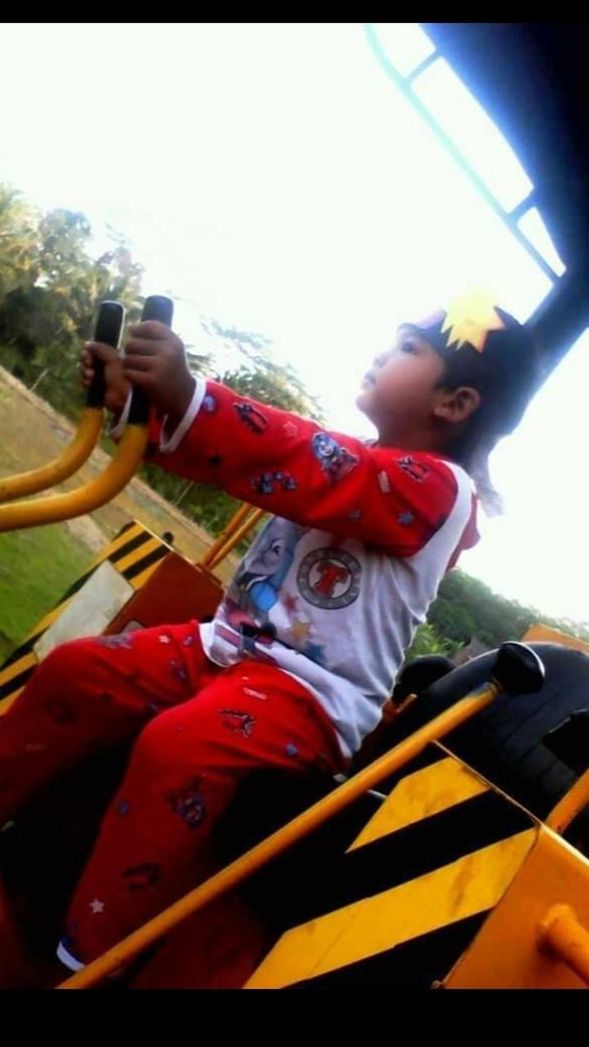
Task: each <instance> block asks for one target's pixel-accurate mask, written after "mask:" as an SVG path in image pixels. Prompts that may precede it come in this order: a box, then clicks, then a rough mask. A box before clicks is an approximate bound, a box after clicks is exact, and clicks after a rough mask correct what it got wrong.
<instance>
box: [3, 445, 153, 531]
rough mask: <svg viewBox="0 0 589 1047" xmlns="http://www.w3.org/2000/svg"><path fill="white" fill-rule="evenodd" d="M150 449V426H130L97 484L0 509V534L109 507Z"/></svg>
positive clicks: (98, 478) (4, 506)
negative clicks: (147, 449)
mask: <svg viewBox="0 0 589 1047" xmlns="http://www.w3.org/2000/svg"><path fill="white" fill-rule="evenodd" d="M146 446H147V426H145V425H132V424H130V425H127V427H126V429H125V432H124V433H123V436H122V438H121V442H120V444H119V446H118V449H117V452H116V454H115V456H114V457H113V458H112V460H111V461H110V463H109V464H108V466H107V467H106V469H105V470H104V472H103V473H101V475H100V476H98V477H97V478H96V479H95V480H92V481H91V482H90V483H88V484H84V486H83V487H80V488H78V489H77V490H75V491H70V492H68V493H67V494H56V495H50V496H48V497H47V498H38V499H36V500H35V501H32V502H13V503H12V504H11V505H2V506H0V532H2V531H12V530H16V529H17V528H21V527H39V526H41V525H42V524H49V523H56V522H57V521H59V520H68V519H73V518H74V517H76V516H83V515H84V514H85V513H91V512H92V511H93V510H94V509H98V508H100V506H101V505H105V503H106V502H109V501H110V500H111V498H114V497H115V496H116V495H117V494H118V493H119V491H122V490H123V488H124V487H125V486H126V484H127V483H128V482H129V480H130V479H131V478H132V477H133V475H134V473H135V472H136V470H137V468H138V467H139V465H140V463H141V460H142V458H143V455H144V453H145V448H146Z"/></svg>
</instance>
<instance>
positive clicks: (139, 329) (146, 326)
mask: <svg viewBox="0 0 589 1047" xmlns="http://www.w3.org/2000/svg"><path fill="white" fill-rule="evenodd" d="M129 330H130V332H131V334H132V335H134V336H135V335H136V336H137V337H138V338H149V339H152V340H153V339H158V338H169V337H170V328H169V327H166V325H165V324H161V323H160V322H159V320H143V321H142V322H141V323H139V324H132V325H131V327H130V328H129Z"/></svg>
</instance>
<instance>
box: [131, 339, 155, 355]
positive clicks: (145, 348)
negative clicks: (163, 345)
mask: <svg viewBox="0 0 589 1047" xmlns="http://www.w3.org/2000/svg"><path fill="white" fill-rule="evenodd" d="M156 353H157V348H156V346H155V343H154V342H153V341H149V340H148V339H147V338H130V339H129V341H128V342H127V344H126V346H125V356H155V355H156Z"/></svg>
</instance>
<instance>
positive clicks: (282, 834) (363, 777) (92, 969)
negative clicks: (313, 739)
mask: <svg viewBox="0 0 589 1047" xmlns="http://www.w3.org/2000/svg"><path fill="white" fill-rule="evenodd" d="M499 693H500V687H499V685H498V684H497V683H495V682H491V683H489V684H488V686H487V687H486V688H484V689H483V690H480V691H476V692H474V693H473V694H470V695H467V696H466V697H465V698H462V699H461V700H460V701H458V702H456V704H455V705H453V706H452V707H451V708H450V709H446V710H445V711H444V712H442V713H440V715H439V716H436V717H435V718H434V719H433V720H431V721H430V722H429V723H428V724H426V725H425V726H424V727H421V728H420V729H419V730H417V731H415V733H414V734H412V735H411V736H410V737H409V738H406V739H405V740H404V741H402V742H400V743H399V745H396V746H395V747H394V748H393V749H391V751H390V752H388V753H385V755H384V756H381V757H380V758H379V759H378V760H375V761H374V763H372V764H371V765H370V766H369V767H366V768H365V769H364V770H362V771H360V772H359V773H358V774H356V775H354V777H353V778H350V779H349V780H348V781H347V782H344V784H343V785H340V786H339V788H337V789H335V790H334V792H332V793H330V794H329V795H328V796H326V797H324V798H323V799H322V800H319V802H318V803H316V804H313V805H312V806H311V807H309V808H308V809H307V810H306V811H304V812H303V813H302V814H300V815H298V817H296V818H293V820H292V821H290V822H288V824H287V825H285V826H283V827H282V828H281V829H278V830H277V832H275V833H272V834H271V835H270V836H268V837H267V838H266V839H265V840H262V842H261V843H259V844H257V845H256V846H255V847H252V848H251V850H249V851H247V852H246V853H245V854H243V855H241V857H240V858H237V859H236V860H235V861H234V862H231V863H230V865H227V866H226V867H225V868H224V869H222V870H221V871H220V872H218V873H216V874H215V875H214V876H212V877H211V878H210V879H209V880H206V881H205V882H204V883H202V884H200V885H199V886H198V887H196V888H195V889H194V890H193V891H190V892H189V893H188V894H187V895H185V896H184V898H180V899H179V900H178V901H177V902H174V904H173V905H171V906H169V907H168V908H167V909H164V911H163V912H161V913H159V914H158V915H157V916H155V917H154V918H153V919H152V920H149V921H148V923H146V924H144V926H143V927H140V928H139V929H138V930H136V931H134V932H133V933H132V934H130V935H129V936H128V937H127V938H125V939H124V940H123V941H122V942H119V943H118V945H115V946H113V948H111V949H109V950H108V951H107V952H105V953H103V955H102V956H100V957H98V959H96V960H94V961H93V963H91V964H88V966H87V967H84V969H83V970H81V971H78V972H77V973H76V974H74V975H73V976H72V977H71V978H68V979H67V981H65V982H62V984H61V985H59V986H57V988H58V989H82V988H89V987H90V986H92V985H96V984H97V983H98V982H100V981H102V979H103V978H106V977H107V976H108V975H110V974H113V973H114V972H115V971H117V970H119V968H120V967H121V966H123V965H124V964H127V963H128V962H129V961H130V960H132V959H133V958H134V957H135V956H136V955H137V954H138V953H139V952H141V951H143V950H144V949H146V948H147V947H148V946H149V945H152V944H153V943H154V942H156V941H158V939H159V938H161V937H162V936H163V935H164V934H167V933H169V932H170V931H171V930H172V929H173V928H174V927H176V926H177V925H178V924H179V923H181V922H182V921H183V920H185V919H186V918H187V917H188V916H192V915H193V914H194V913H195V912H198V910H200V909H202V908H204V906H205V905H208V904H209V903H210V902H212V901H214V900H215V899H216V898H219V897H220V896H221V895H223V894H225V893H226V892H227V891H229V890H231V889H233V888H234V887H237V886H238V884H240V883H242V882H243V881H244V880H245V879H247V878H248V877H249V876H251V875H252V874H253V873H254V872H257V870H258V869H260V868H261V867H262V866H263V865H266V864H267V862H269V861H271V860H272V859H273V858H275V857H277V856H278V855H279V854H282V853H283V852H284V851H285V850H287V849H288V848H289V847H291V846H292V845H293V844H295V843H297V842H298V841H299V840H301V839H302V838H303V837H304V836H307V835H308V834H309V833H310V832H312V831H313V830H314V829H317V828H318V827H319V826H320V825H323V824H324V823H325V822H326V821H328V820H329V819H330V818H332V817H333V816H334V815H336V814H339V812H340V811H342V810H344V808H346V807H348V806H349V805H350V804H351V803H353V802H354V801H355V800H357V799H359V797H360V796H362V795H363V794H364V793H365V792H366V791H367V790H368V789H372V788H373V787H374V786H375V785H378V783H379V782H381V781H382V780H383V779H384V778H386V777H388V775H390V774H393V773H394V772H395V771H398V770H399V769H400V768H401V767H403V766H404V765H405V764H407V763H408V762H409V761H410V760H412V759H413V758H414V757H415V756H418V755H419V753H420V752H422V750H423V749H425V747H426V746H427V745H429V743H430V742H432V741H435V740H436V739H437V738H441V737H443V736H444V735H446V734H448V733H450V732H451V731H453V730H454V729H455V728H456V727H458V726H460V724H462V723H464V722H465V721H466V720H468V719H469V718H470V717H471V716H474V715H475V714H476V713H478V712H480V711H481V710H482V709H485V708H486V707H487V706H488V705H490V704H491V702H492V701H494V699H495V698H496V696H497V695H498V694H499Z"/></svg>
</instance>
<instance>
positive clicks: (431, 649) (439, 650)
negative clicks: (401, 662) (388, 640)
mask: <svg viewBox="0 0 589 1047" xmlns="http://www.w3.org/2000/svg"><path fill="white" fill-rule="evenodd" d="M460 647H461V644H459V643H456V642H455V641H454V640H450V639H449V638H448V637H445V636H442V635H440V633H439V632H438V630H437V629H436V627H435V625H432V624H431V623H430V622H426V623H425V624H424V625H420V626H419V629H418V630H417V632H416V633H415V636H414V637H413V643H412V644H411V647H409V648H408V650H407V652H406V654H405V665H408V664H409V662H413V661H415V659H416V658H422V657H423V656H424V655H427V654H442V655H445V657H446V658H452V657H453V656H454V655H455V654H456V652H457V651H458V650H459V649H460Z"/></svg>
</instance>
